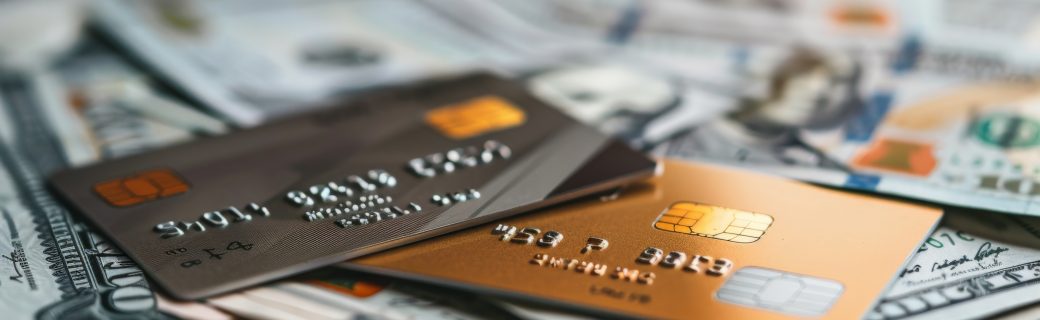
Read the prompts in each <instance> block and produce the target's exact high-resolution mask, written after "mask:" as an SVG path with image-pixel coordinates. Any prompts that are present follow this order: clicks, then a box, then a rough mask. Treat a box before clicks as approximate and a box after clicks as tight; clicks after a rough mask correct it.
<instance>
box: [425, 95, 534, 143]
mask: <svg viewBox="0 0 1040 320" xmlns="http://www.w3.org/2000/svg"><path fill="white" fill-rule="evenodd" d="M525 119H526V115H525V114H524V111H523V110H521V109H520V108H518V107H516V106H514V105H513V104H511V103H509V101H506V100H505V99H502V98H500V97H496V96H483V97H479V98H475V99H472V100H468V101H466V102H462V103H459V104H453V105H448V106H444V107H440V108H436V109H433V110H430V111H429V112H427V113H426V123H427V124H429V125H430V126H431V127H433V128H435V129H437V130H438V131H440V132H441V134H444V135H445V136H448V137H451V138H452V139H466V138H469V137H474V136H478V135H481V134H484V133H487V132H491V131H498V130H503V129H508V128H512V127H515V126H518V125H520V124H523V123H524V120H525Z"/></svg>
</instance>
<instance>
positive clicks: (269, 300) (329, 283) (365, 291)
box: [159, 270, 578, 320]
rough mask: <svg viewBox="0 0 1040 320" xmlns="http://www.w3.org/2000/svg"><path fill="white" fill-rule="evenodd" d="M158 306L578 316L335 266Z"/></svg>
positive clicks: (281, 313)
mask: <svg viewBox="0 0 1040 320" xmlns="http://www.w3.org/2000/svg"><path fill="white" fill-rule="evenodd" d="M500 305H509V306H510V307H501V306H500ZM159 309H160V310H162V311H163V312H166V313H169V314H172V315H176V316H178V317H180V318H185V319H216V318H222V317H223V318H229V319H230V318H232V317H235V316H237V317H243V318H249V319H388V320H411V319H457V320H464V319H521V317H519V316H518V314H520V312H525V313H524V314H525V315H526V314H530V313H534V312H539V313H537V314H539V315H547V316H552V315H558V316H557V318H558V319H578V318H562V317H563V315H562V314H559V313H553V312H550V311H543V310H539V309H534V308H531V307H527V306H515V307H513V306H512V305H511V304H507V303H505V302H501V301H498V300H493V299H487V298H486V297H482V296H477V295H476V294H472V293H467V292H462V291H456V290H451V289H446V288H440V287H430V286H425V285H419V284H413V283H408V282H404V281H399V280H391V279H387V278H372V277H366V276H363V275H359V274H357V275H355V274H344V273H343V272H341V271H339V272H335V271H334V270H329V272H325V271H319V272H318V273H317V274H313V275H307V276H303V277H298V278H295V279H293V280H286V281H281V282H277V283H273V284H269V285H266V286H263V287H259V288H253V289H247V290H242V291H239V292H235V293H230V294H226V295H221V296H217V297H212V298H209V299H206V300H202V301H198V302H179V301H172V300H169V299H164V298H160V301H159ZM543 319H544V318H543Z"/></svg>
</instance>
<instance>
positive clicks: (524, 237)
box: [510, 227, 542, 244]
mask: <svg viewBox="0 0 1040 320" xmlns="http://www.w3.org/2000/svg"><path fill="white" fill-rule="evenodd" d="M539 233H542V230H539V229H538V228H530V227H524V228H523V229H521V230H520V233H517V234H516V235H515V236H513V239H512V240H510V241H512V242H514V243H522V244H531V243H532V242H534V237H536V236H538V234H539Z"/></svg>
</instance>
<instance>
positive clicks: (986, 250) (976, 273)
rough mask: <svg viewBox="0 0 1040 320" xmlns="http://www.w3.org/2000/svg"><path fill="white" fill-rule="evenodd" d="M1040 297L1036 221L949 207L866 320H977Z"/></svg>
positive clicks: (1038, 226) (1038, 225)
mask: <svg viewBox="0 0 1040 320" xmlns="http://www.w3.org/2000/svg"><path fill="white" fill-rule="evenodd" d="M1037 300H1040V220H1038V219H1037V218H1034V217H1021V216H1011V215H1002V214H999V213H990V212H964V211H953V212H951V213H948V214H947V216H946V219H945V220H944V222H943V226H942V227H941V228H939V229H938V230H936V231H935V233H934V234H932V236H931V237H929V238H928V239H927V240H926V241H925V243H924V244H922V245H921V248H920V249H918V250H917V253H916V255H914V257H913V258H912V259H911V260H910V263H909V264H907V266H906V267H905V268H904V270H903V271H902V272H901V273H900V274H899V278H898V280H897V281H896V283H895V285H894V286H893V287H892V288H891V289H889V291H888V292H887V293H886V294H884V295H883V296H882V300H881V302H880V303H879V305H878V306H877V308H876V309H874V311H873V312H872V313H871V314H870V315H869V316H868V317H867V318H868V319H903V318H912V319H962V318H982V317H989V316H992V315H994V314H997V313H1000V312H1003V311H1007V310H1011V309H1014V308H1018V307H1022V306H1024V305H1028V304H1032V303H1035V302H1036V301H1037Z"/></svg>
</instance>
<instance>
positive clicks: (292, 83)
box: [95, 0, 552, 126]
mask: <svg viewBox="0 0 1040 320" xmlns="http://www.w3.org/2000/svg"><path fill="white" fill-rule="evenodd" d="M463 8H464V6H452V5H445V4H436V2H434V1H429V3H428V2H427V1H400V0H390V1H386V0H376V1H372V0H366V1H307V2H305V3H299V2H297V1H264V2H263V3H256V2H255V1H240V0H224V1H161V0H158V1H124V0H102V1H97V2H96V6H95V9H96V10H95V11H96V12H97V14H98V19H97V20H98V22H99V25H100V26H101V27H102V29H103V30H105V31H106V32H107V33H108V34H111V35H113V36H114V38H116V39H117V40H119V41H120V42H121V43H122V44H123V45H124V46H125V47H127V48H128V49H130V51H131V52H132V53H134V54H135V55H136V56H137V57H139V58H141V60H143V61H145V62H146V63H148V64H149V65H150V66H151V67H152V68H154V69H155V70H157V71H158V72H159V73H160V74H161V75H162V76H164V77H165V78H166V79H168V80H171V82H172V83H173V84H175V85H176V86H177V87H178V88H180V89H182V90H184V91H185V92H187V93H189V94H190V95H191V96H192V97H194V98H196V99H198V100H199V101H200V102H202V103H203V104H204V105H205V106H206V107H209V108H211V109H212V110H214V111H216V112H218V113H220V114H222V115H224V116H226V117H227V118H229V119H230V120H232V121H234V122H236V123H238V124H241V125H247V126H249V125H256V124H259V123H260V122H261V121H262V120H264V119H267V118H271V117H275V116H279V115H284V114H288V113H295V112H299V111H300V110H302V109H303V108H304V107H305V106H315V105H318V104H317V103H316V102H319V101H322V100H324V99H327V98H329V97H330V96H332V95H334V94H336V93H339V92H347V91H355V90H360V89H364V88H368V87H372V86H378V85H385V84H391V83H400V82H403V81H406V80H416V79H421V78H426V77H430V76H433V75H443V74H445V73H458V72H460V71H465V70H469V69H473V68H476V67H481V68H484V69H487V68H501V69H515V68H520V67H522V66H525V65H532V64H539V63H541V61H542V60H543V59H541V58H538V57H539V56H543V55H546V53H548V52H551V51H552V50H546V49H545V46H544V45H543V44H542V42H529V43H519V44H518V43H510V42H506V41H500V40H499V39H496V38H495V37H497V36H499V35H492V34H486V33H485V32H486V31H487V30H481V29H480V28H483V27H484V26H473V25H467V24H466V23H465V22H460V21H464V20H455V19H451V18H449V17H446V16H444V14H442V13H443V11H451V10H459V9H463ZM482 8H483V7H482ZM480 14H481V15H484V14H490V13H480Z"/></svg>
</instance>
